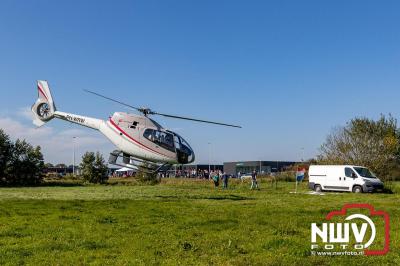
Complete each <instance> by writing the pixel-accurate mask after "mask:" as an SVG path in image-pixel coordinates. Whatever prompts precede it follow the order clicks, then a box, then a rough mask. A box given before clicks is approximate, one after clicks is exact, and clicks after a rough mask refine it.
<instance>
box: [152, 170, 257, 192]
mask: <svg viewBox="0 0 400 266" xmlns="http://www.w3.org/2000/svg"><path fill="white" fill-rule="evenodd" d="M159 175H160V177H161V178H165V177H166V178H169V177H184V178H200V179H209V180H212V181H213V182H214V187H215V188H218V187H219V184H220V182H222V188H223V189H227V188H228V183H229V179H230V178H232V177H234V176H232V175H228V174H227V173H225V172H222V171H221V170H211V171H210V173H209V172H208V170H201V169H199V170H196V169H186V170H169V171H167V172H162V173H159ZM240 177H241V176H240V172H239V173H238V178H240ZM242 181H243V180H242ZM250 189H259V186H258V182H257V171H253V172H252V174H251V187H250Z"/></svg>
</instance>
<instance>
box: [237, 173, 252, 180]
mask: <svg viewBox="0 0 400 266" xmlns="http://www.w3.org/2000/svg"><path fill="white" fill-rule="evenodd" d="M240 179H241V180H242V181H244V180H246V179H251V173H247V174H241V175H240Z"/></svg>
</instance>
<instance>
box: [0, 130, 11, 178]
mask: <svg viewBox="0 0 400 266" xmlns="http://www.w3.org/2000/svg"><path fill="white" fill-rule="evenodd" d="M12 148H13V145H12V143H11V141H10V137H9V136H8V135H7V134H6V133H4V131H3V130H2V129H0V178H1V177H4V175H5V171H6V169H7V165H8V162H9V159H10V158H11V154H12Z"/></svg>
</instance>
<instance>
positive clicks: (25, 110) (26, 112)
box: [17, 106, 33, 121]
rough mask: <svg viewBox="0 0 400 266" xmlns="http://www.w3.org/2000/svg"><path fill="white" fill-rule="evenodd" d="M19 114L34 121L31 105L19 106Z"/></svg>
mask: <svg viewBox="0 0 400 266" xmlns="http://www.w3.org/2000/svg"><path fill="white" fill-rule="evenodd" d="M17 115H18V116H20V117H22V118H24V119H26V120H29V121H32V119H33V114H32V111H31V107H29V106H25V107H21V108H19V109H18V111H17Z"/></svg>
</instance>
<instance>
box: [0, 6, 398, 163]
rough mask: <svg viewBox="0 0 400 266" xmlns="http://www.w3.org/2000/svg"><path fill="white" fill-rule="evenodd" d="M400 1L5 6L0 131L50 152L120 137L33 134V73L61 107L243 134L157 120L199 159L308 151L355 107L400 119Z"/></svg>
mask: <svg viewBox="0 0 400 266" xmlns="http://www.w3.org/2000/svg"><path fill="white" fill-rule="evenodd" d="M399 12H400V3H399V2H398V1H329V2H328V1H2V2H1V3H0V36H1V42H0V80H1V84H2V86H1V91H2V97H1V98H0V104H1V105H0V126H1V127H3V128H5V129H6V131H7V132H8V133H9V134H10V135H11V136H12V137H13V138H16V137H24V138H27V139H28V140H30V141H31V142H33V143H34V144H39V145H42V146H43V152H44V154H45V156H46V158H45V159H46V160H47V161H51V162H59V161H68V160H70V158H71V156H70V154H71V152H72V151H71V145H70V142H71V136H72V135H78V136H80V139H81V142H80V143H78V151H79V153H82V152H84V151H85V150H96V149H98V150H101V151H102V152H103V153H104V154H106V153H107V152H108V151H109V150H112V149H113V146H112V145H111V144H110V143H108V142H107V140H105V139H104V138H103V137H102V136H101V135H100V134H99V133H98V132H94V131H90V130H87V129H81V128H79V127H78V126H74V125H71V124H68V123H65V122H61V121H51V122H50V123H48V124H47V125H46V126H45V128H44V129H40V130H39V131H38V130H33V126H31V123H30V121H29V120H28V119H27V116H26V115H27V112H26V111H27V107H28V106H30V105H31V104H32V103H33V102H34V100H35V98H36V93H37V92H36V89H35V80H37V79H46V80H48V81H49V83H50V85H51V88H52V91H53V96H54V98H55V102H56V105H57V108H58V109H59V110H62V111H66V112H73V113H77V114H82V115H87V116H93V117H98V118H107V117H108V116H109V115H110V114H111V113H112V112H113V111H118V110H120V111H121V110H122V111H124V110H125V109H124V108H123V107H121V106H118V105H116V104H113V103H108V102H106V101H104V100H102V99H100V98H96V97H93V96H91V95H89V94H86V93H84V92H83V91H82V89H91V90H96V91H98V92H100V93H103V94H106V95H114V97H116V98H118V99H121V100H123V101H125V102H127V103H129V104H132V105H139V106H142V105H145V106H149V107H151V108H152V109H154V110H156V111H160V112H164V113H171V114H177V115H184V116H193V117H196V118H201V119H210V120H216V121H221V122H227V123H236V124H240V125H242V126H243V128H242V129H233V128H224V127H218V126H213V125H206V124H199V123H191V122H186V121H179V120H171V119H163V118H159V119H158V118H157V121H159V122H160V123H161V124H162V125H164V126H166V127H168V128H171V129H174V130H177V132H179V134H181V135H183V136H184V137H185V138H186V139H187V140H188V141H189V143H191V145H192V147H193V148H194V149H195V152H196V155H197V162H199V163H202V162H203V163H206V162H208V148H209V147H208V145H207V143H208V142H210V143H212V144H211V145H210V146H211V151H212V152H211V154H212V156H211V157H212V158H211V161H213V162H223V161H232V160H260V159H264V160H275V159H279V160H299V159H300V158H301V157H302V156H301V153H302V151H301V148H302V147H304V157H306V158H311V157H314V156H315V155H316V154H317V153H318V148H319V146H320V145H321V143H322V142H323V141H324V139H325V137H326V135H327V134H328V133H329V132H330V130H331V129H332V128H333V127H335V126H338V125H344V124H345V123H346V121H348V120H350V119H351V118H353V117H356V116H367V117H370V118H377V117H379V115H380V114H381V113H383V114H388V113H391V114H392V115H393V116H394V117H396V118H398V117H399V115H400V111H399V107H398V106H399V104H398V99H399V98H400V97H399V96H400V89H399V84H400V75H399V74H400V73H399V71H400V31H399V30H398V27H399V25H400V16H399V15H398V14H399Z"/></svg>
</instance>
